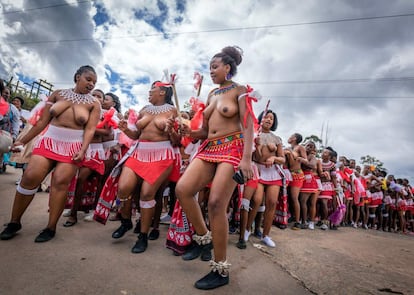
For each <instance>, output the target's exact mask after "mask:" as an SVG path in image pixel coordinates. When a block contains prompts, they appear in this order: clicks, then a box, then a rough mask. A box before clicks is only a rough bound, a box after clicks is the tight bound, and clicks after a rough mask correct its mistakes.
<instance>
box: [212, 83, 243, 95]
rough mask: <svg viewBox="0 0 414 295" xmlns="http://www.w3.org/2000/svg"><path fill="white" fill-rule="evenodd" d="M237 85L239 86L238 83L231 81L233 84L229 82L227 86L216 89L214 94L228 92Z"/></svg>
mask: <svg viewBox="0 0 414 295" xmlns="http://www.w3.org/2000/svg"><path fill="white" fill-rule="evenodd" d="M236 87H237V84H236V83H231V84H229V85H227V86H223V87H220V88H217V89H214V91H213V95H220V94H223V93H226V92H228V91H230V90H232V89H234V88H236Z"/></svg>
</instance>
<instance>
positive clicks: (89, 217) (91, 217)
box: [83, 212, 93, 221]
mask: <svg viewBox="0 0 414 295" xmlns="http://www.w3.org/2000/svg"><path fill="white" fill-rule="evenodd" d="M83 220H84V221H93V212H89V213H88V214H86V215H85V217H84V218H83Z"/></svg>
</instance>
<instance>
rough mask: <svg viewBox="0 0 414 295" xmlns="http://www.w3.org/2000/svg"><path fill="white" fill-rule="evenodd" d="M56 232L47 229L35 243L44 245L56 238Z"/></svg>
mask: <svg viewBox="0 0 414 295" xmlns="http://www.w3.org/2000/svg"><path fill="white" fill-rule="evenodd" d="M55 234H56V232H55V231H54V230H51V229H50V228H45V229H44V230H42V231H41V232H40V234H39V235H38V236H37V237H36V239H35V243H43V242H47V241H50V240H51V239H53V238H54V237H55Z"/></svg>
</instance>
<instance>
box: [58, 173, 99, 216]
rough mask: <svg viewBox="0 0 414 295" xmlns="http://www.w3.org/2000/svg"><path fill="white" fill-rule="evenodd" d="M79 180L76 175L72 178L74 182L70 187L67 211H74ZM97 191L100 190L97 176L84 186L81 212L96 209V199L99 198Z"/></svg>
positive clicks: (88, 180)
mask: <svg viewBox="0 0 414 295" xmlns="http://www.w3.org/2000/svg"><path fill="white" fill-rule="evenodd" d="M77 180H78V178H77V177H76V175H75V176H74V177H73V178H72V181H71V183H70V185H69V190H68V197H67V199H66V204H65V209H72V207H73V201H74V197H75V192H76V182H77ZM97 190H98V177H97V176H96V175H95V176H91V177H89V178H88V179H87V181H85V183H84V184H83V188H82V190H81V192H80V194H81V196H80V197H81V201H80V205H79V208H78V210H79V211H84V212H87V211H89V210H93V209H95V208H94V204H95V198H96V197H97V196H96V193H97Z"/></svg>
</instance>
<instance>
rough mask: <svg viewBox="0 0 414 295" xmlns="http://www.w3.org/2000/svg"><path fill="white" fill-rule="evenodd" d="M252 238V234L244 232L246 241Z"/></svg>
mask: <svg viewBox="0 0 414 295" xmlns="http://www.w3.org/2000/svg"><path fill="white" fill-rule="evenodd" d="M249 237H250V232H249V231H248V230H245V231H244V240H245V241H246V242H247V241H248V240H249Z"/></svg>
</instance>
